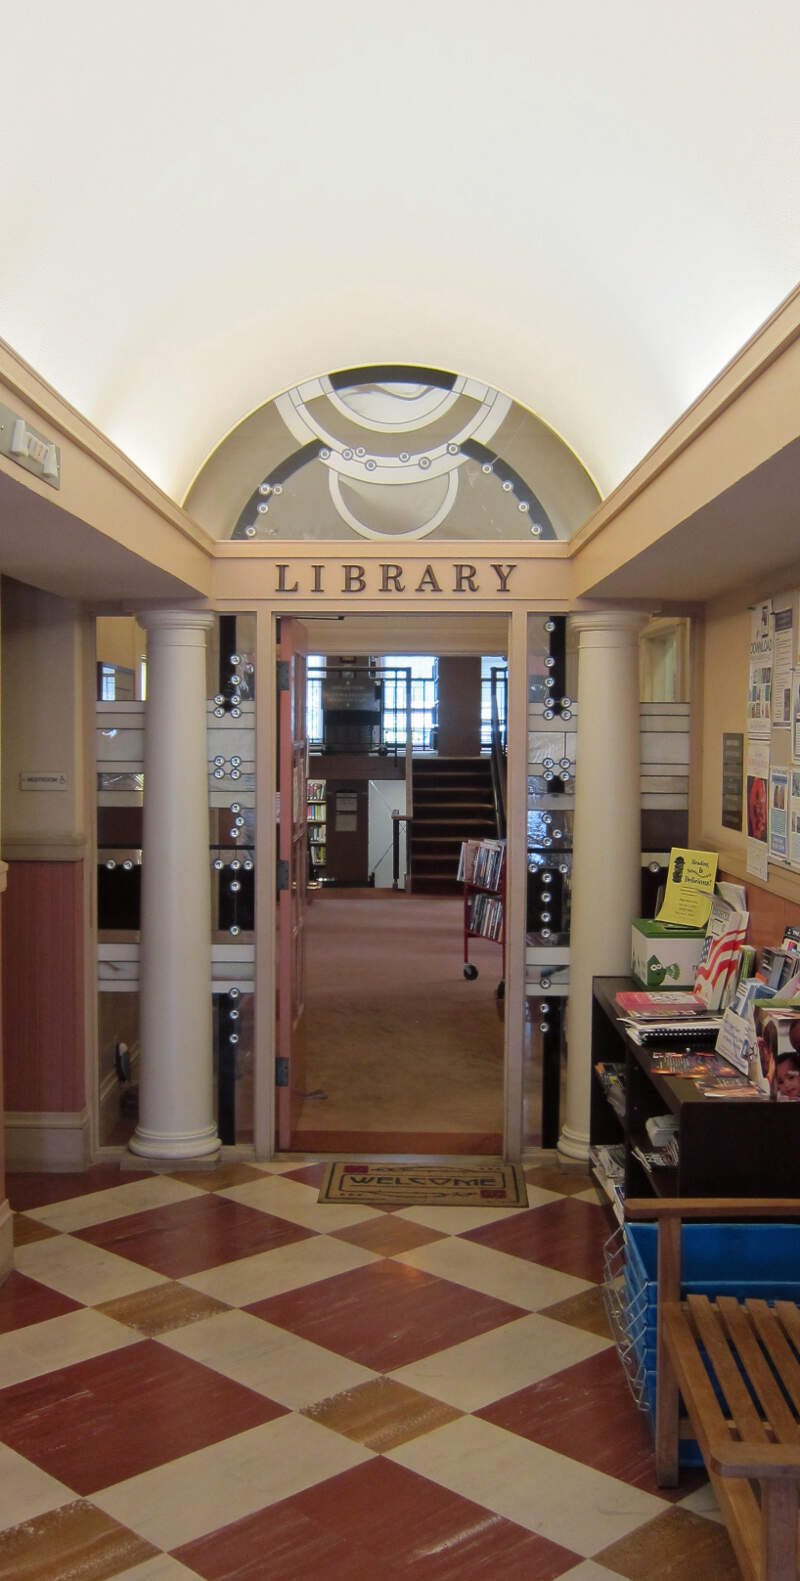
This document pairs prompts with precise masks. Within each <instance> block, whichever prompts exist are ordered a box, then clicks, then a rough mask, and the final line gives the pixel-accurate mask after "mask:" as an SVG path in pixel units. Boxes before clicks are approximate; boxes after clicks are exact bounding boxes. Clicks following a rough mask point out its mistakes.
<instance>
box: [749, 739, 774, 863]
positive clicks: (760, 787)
mask: <svg viewBox="0 0 800 1581" xmlns="http://www.w3.org/2000/svg"><path fill="white" fill-rule="evenodd" d="M745 801H746V808H747V871H748V873H750V874H751V875H752V877H753V878H761V879H763V880H764V881H765V882H766V879H767V877H768V868H769V846H768V843H767V835H768V823H769V816H768V814H769V741H758V740H756V741H753V740H749V741H748V743H747V783H746V787H745Z"/></svg>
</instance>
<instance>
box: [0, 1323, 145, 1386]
mask: <svg viewBox="0 0 800 1581" xmlns="http://www.w3.org/2000/svg"><path fill="white" fill-rule="evenodd" d="M140 1339H141V1335H140V1334H135V1333H134V1332H133V1330H132V1329H129V1328H126V1327H125V1326H124V1325H123V1324H122V1323H115V1322H114V1320H113V1318H109V1317H104V1316H103V1314H102V1312H93V1311H92V1310H91V1308H89V1307H84V1308H82V1309H81V1310H80V1311H78V1312H65V1313H64V1316H63V1317H56V1318H48V1319H47V1320H46V1321H45V1322H44V1323H31V1324H29V1325H28V1326H27V1327H26V1328H17V1329H12V1330H11V1333H10V1334H2V1335H0V1380H2V1386H3V1388H4V1389H8V1388H10V1387H11V1385H12V1384H14V1383H24V1382H25V1380H26V1379H28V1378H36V1377H38V1376H39V1374H40V1373H43V1372H54V1371H55V1370H56V1368H57V1367H71V1366H73V1364H74V1363H75V1362H79V1361H89V1359H90V1358H91V1357H92V1356H103V1355H105V1353H106V1352H107V1351H110V1350H120V1349H121V1348H122V1347H123V1346H124V1345H135V1344H136V1343H137V1342H138V1341H139V1340H140Z"/></svg>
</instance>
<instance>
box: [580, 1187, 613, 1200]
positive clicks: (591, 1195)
mask: <svg viewBox="0 0 800 1581" xmlns="http://www.w3.org/2000/svg"><path fill="white" fill-rule="evenodd" d="M573 1201H574V1202H600V1203H605V1202H607V1201H608V1198H607V1197H606V1194H605V1192H604V1191H601V1190H600V1188H599V1186H588V1187H587V1189H586V1191H576V1192H575V1194H574V1197H573Z"/></svg>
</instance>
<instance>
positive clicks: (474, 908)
mask: <svg viewBox="0 0 800 1581" xmlns="http://www.w3.org/2000/svg"><path fill="white" fill-rule="evenodd" d="M458 879H459V883H461V884H462V885H463V887H464V976H465V977H466V978H467V979H468V980H469V981H474V979H475V978H476V977H477V975H478V968H477V966H475V964H474V963H473V962H472V961H470V958H469V941H470V939H491V940H492V942H493V943H494V944H498V945H499V946H500V949H501V950H503V949H504V945H505V926H504V922H505V889H506V846H505V841H504V840H464V841H463V842H462V845H461V855H460V857H459V863H458ZM504 992H505V982H504V979H503V978H502V977H501V979H500V982H499V983H498V985H497V997H498V999H502V998H503V995H504Z"/></svg>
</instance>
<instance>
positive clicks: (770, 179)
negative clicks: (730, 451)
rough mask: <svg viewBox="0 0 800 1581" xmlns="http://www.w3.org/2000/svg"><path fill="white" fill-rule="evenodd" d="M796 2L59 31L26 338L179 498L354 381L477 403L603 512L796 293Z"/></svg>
mask: <svg viewBox="0 0 800 1581" xmlns="http://www.w3.org/2000/svg"><path fill="white" fill-rule="evenodd" d="M799 45H800V7H798V5H797V3H796V0H762V4H761V5H760V6H759V7H756V6H755V5H753V4H752V0H672V3H671V4H670V5H669V6H667V5H661V6H656V5H653V4H646V3H643V0H606V3H605V4H603V5H598V4H597V3H596V0H572V3H570V4H563V5H561V6H554V5H552V4H548V5H545V4H543V3H541V0H494V3H493V4H481V3H478V0H407V3H400V4H398V5H391V6H389V5H383V6H381V5H377V4H375V0H338V3H337V4H335V5H333V4H330V3H326V4H322V3H321V0H304V3H303V4H302V5H293V6H292V5H286V4H283V3H281V4H279V3H278V0H227V3H226V4H225V5H223V6H219V5H218V4H214V5H212V4H210V3H209V0H159V3H155V0H140V3H139V4H138V5H136V6H128V7H125V8H124V11H121V10H117V8H115V7H113V6H111V7H109V6H108V4H107V3H106V0H70V4H69V5H62V4H59V3H58V0H45V3H44V4H42V5H40V6H38V7H35V8H33V9H31V8H29V7H24V6H22V5H18V6H12V7H6V9H5V12H4V17H3V23H2V32H1V33H0V48H1V49H2V53H3V58H4V65H3V95H2V105H1V106H0V131H1V132H2V145H3V150H4V155H3V174H2V198H1V199H0V203H1V204H2V208H1V209H0V333H2V335H3V336H4V338H5V339H6V340H8V341H9V342H10V343H11V345H12V346H13V347H14V348H15V349H16V350H17V351H18V352H19V353H20V354H21V355H22V356H23V357H24V358H26V359H27V360H28V361H29V362H30V363H32V364H33V366H34V367H35V368H36V369H37V370H38V371H39V372H40V373H41V374H42V375H43V376H44V377H45V378H47V379H48V380H49V381H50V382H51V383H52V384H53V385H55V387H56V388H57V389H58V390H59V391H60V392H61V393H62V394H63V395H64V396H66V397H67V399H69V400H70V401H71V402H72V403H73V404H74V405H75V406H77V407H78V408H79V409H80V410H81V411H83V412H84V413H85V414H86V415H87V416H88V417H89V418H90V419H91V420H92V421H93V422H94V423H96V424H97V426H98V427H100V428H101V429H102V430H103V431H104V432H105V433H107V434H108V435H109V437H110V438H111V439H113V440H114V441H115V442H116V443H117V444H118V445H119V446H120V447H121V448H122V449H123V450H125V451H126V452H127V453H128V454H129V455H130V456H131V457H132V459H133V460H134V461H136V462H137V463H138V464H139V465H140V466H141V467H142V468H143V469H144V471H145V472H147V473H149V474H150V476H151V477H152V478H153V479H154V480H155V481H156V482H157V483H159V484H160V485H161V486H162V488H164V489H165V490H166V491H167V492H168V493H169V494H171V495H173V496H174V497H175V498H176V499H180V498H182V497H183V496H184V494H185V492H186V490H187V489H188V486H189V484H190V482H191V479H192V477H193V476H194V474H195V473H196V471H197V469H198V468H199V467H200V465H201V464H202V462H203V460H204V458H205V457H206V456H207V454H208V453H209V451H210V450H212V449H213V447H214V446H215V445H216V444H217V443H218V442H219V440H220V439H221V437H222V436H223V434H224V433H225V432H227V431H228V430H229V429H230V428H231V427H232V426H233V425H234V424H235V423H237V422H238V421H239V420H240V419H241V418H242V417H243V415H244V414H245V413H246V412H248V411H249V410H251V409H253V408H254V407H257V406H259V405H260V404H261V403H262V402H264V401H266V400H268V399H269V398H270V397H271V396H274V395H276V394H277V393H279V392H280V391H282V390H284V389H287V388H288V387H289V386H290V385H293V384H296V383H298V382H299V381H301V380H303V379H305V378H308V377H312V376H314V375H316V374H318V373H321V372H324V371H326V370H328V369H335V368H343V367H353V366H357V365H363V364H368V363H382V362H386V361H391V362H405V363H422V364H425V365H428V366H437V367H442V368H447V369H455V370H463V371H465V372H467V373H469V374H471V375H473V376H475V377H476V378H479V379H483V380H486V381H487V382H489V383H491V384H492V385H494V386H496V387H498V388H500V389H502V390H505V391H507V392H508V393H509V394H511V395H512V396H514V398H515V399H516V400H518V401H521V402H523V403H524V404H526V405H527V406H529V407H531V408H532V409H533V410H534V411H535V412H537V413H538V414H539V415H540V416H541V417H543V418H544V419H545V420H546V421H547V422H548V423H549V424H551V426H553V427H554V428H555V429H556V430H557V431H558V432H559V433H560V434H561V435H562V437H563V438H564V439H566V440H567V442H568V443H569V444H570V445H571V446H572V447H573V449H574V450H575V451H576V452H577V454H578V455H579V456H580V458H581V460H582V461H583V462H584V464H585V465H586V466H587V467H588V468H589V470H590V471H591V472H592V474H593V475H594V477H595V478H596V480H597V482H598V484H599V486H600V488H601V490H602V491H603V492H607V491H608V489H609V488H610V487H612V486H613V485H614V484H615V483H616V482H618V481H619V480H620V479H621V478H622V477H623V476H624V475H625V473H626V472H628V471H629V470H630V469H631V467H632V466H634V465H635V463H636V462H637V461H638V460H639V459H640V458H641V456H642V455H643V454H644V452H645V451H646V450H647V449H648V448H649V446H650V445H651V444H653V443H654V442H655V440H656V439H657V438H658V437H659V436H660V434H661V433H662V432H663V431H664V429H665V428H666V427H667V426H668V425H669V424H670V423H671V422H672V421H673V420H674V419H675V418H676V417H677V416H678V415H679V413H680V412H681V411H683V410H684V409H685V407H686V406H687V405H688V404H689V403H690V401H691V400H692V399H693V398H694V397H695V396H696V395H697V394H699V392H700V390H701V389H702V388H703V387H704V386H705V385H706V384H707V383H708V382H709V380H710V379H711V378H712V377H713V376H714V374H715V373H716V372H717V371H718V370H719V368H720V367H721V366H722V365H723V364H724V363H725V362H726V361H727V360H728V359H729V358H730V357H731V356H732V355H733V354H734V353H735V352H736V351H737V350H738V348H739V347H740V346H741V345H742V343H743V342H744V341H745V340H746V339H747V338H748V337H749V335H750V334H751V333H752V332H753V331H754V330H755V329H756V328H757V327H758V325H759V324H760V323H761V322H762V321H763V320H764V319H765V318H766V317H767V316H768V314H769V313H770V312H771V311H772V309H773V308H774V307H775V306H776V305H777V304H778V302H779V301H780V300H781V299H782V298H783V297H784V296H785V295H786V294H787V293H788V292H789V291H790V290H791V289H792V288H793V286H794V284H795V283H796V281H797V279H798V277H799V276H800V267H799V265H800V227H799V224H798V214H799V212H800V210H799V209H798V186H800V176H799V175H798V172H799V171H800V157H798V156H799V154H800V150H799V149H798V116H797V108H796V105H797V63H798V58H799V51H798V46H799Z"/></svg>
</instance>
